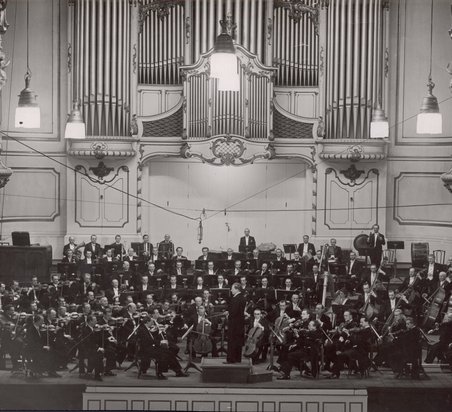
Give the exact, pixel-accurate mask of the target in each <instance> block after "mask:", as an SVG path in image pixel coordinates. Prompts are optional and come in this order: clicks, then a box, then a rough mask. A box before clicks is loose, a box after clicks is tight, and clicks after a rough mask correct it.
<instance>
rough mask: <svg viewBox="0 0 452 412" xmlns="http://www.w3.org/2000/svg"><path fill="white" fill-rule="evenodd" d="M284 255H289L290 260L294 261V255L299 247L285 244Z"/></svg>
mask: <svg viewBox="0 0 452 412" xmlns="http://www.w3.org/2000/svg"><path fill="white" fill-rule="evenodd" d="M283 248H284V253H286V254H287V253H288V254H289V260H292V253H295V252H296V250H297V245H295V244H284V245H283Z"/></svg>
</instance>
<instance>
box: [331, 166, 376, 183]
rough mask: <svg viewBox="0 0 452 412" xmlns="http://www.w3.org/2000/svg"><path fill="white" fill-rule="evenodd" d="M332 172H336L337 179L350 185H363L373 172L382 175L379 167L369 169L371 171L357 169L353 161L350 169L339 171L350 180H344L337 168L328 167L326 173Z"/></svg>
mask: <svg viewBox="0 0 452 412" xmlns="http://www.w3.org/2000/svg"><path fill="white" fill-rule="evenodd" d="M331 173H333V174H334V176H335V177H336V179H337V180H338V181H339V182H340V183H341V184H342V185H344V186H349V187H355V186H362V185H363V184H364V183H365V182H366V181H367V179H369V176H370V174H371V173H373V174H374V175H375V176H379V175H380V172H379V171H378V169H369V171H368V172H367V173H366V172H365V171H364V170H358V169H356V166H355V165H354V164H353V163H352V164H351V165H350V167H349V168H348V169H346V170H340V172H339V173H341V174H343V175H344V177H345V178H346V179H348V180H349V181H344V180H342V179H341V178H340V176H339V175H338V173H337V171H336V170H335V169H333V168H332V167H328V168H327V169H326V170H325V175H329V174H331ZM364 174H365V175H364ZM363 175H364V176H363ZM361 176H363V177H362V178H361ZM360 178H361V179H360ZM358 179H359V182H358Z"/></svg>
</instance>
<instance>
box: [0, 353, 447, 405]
mask: <svg viewBox="0 0 452 412" xmlns="http://www.w3.org/2000/svg"><path fill="white" fill-rule="evenodd" d="M181 364H182V367H184V366H185V365H186V360H185V356H184V360H183V361H182V362H181ZM129 365H130V362H125V363H124V364H123V365H122V369H121V370H117V371H115V372H116V373H117V376H113V377H104V379H103V382H98V381H95V380H93V379H80V378H79V377H78V371H73V372H69V371H60V372H59V374H60V375H61V376H62V377H61V378H47V377H44V378H39V379H30V378H27V377H25V376H24V375H23V374H19V373H11V372H10V371H0V399H1V402H0V409H1V410H14V409H23V410H26V409H35V410H36V409H41V410H43V409H44V410H52V409H67V410H71V409H72V410H74V409H82V406H83V405H82V396H83V393H84V392H85V391H86V389H87V388H88V387H89V388H91V389H92V388H96V387H98V389H100V390H101V389H102V388H101V387H106V388H107V387H108V388H115V387H117V388H118V392H120V391H121V389H120V388H134V387H135V388H137V387H142V388H156V389H157V388H179V389H183V388H187V391H188V389H189V388H197V389H199V388H206V390H207V391H208V389H209V388H218V389H219V388H241V389H247V388H249V389H250V390H251V389H264V390H265V389H267V388H268V389H273V390H278V389H280V390H283V389H285V390H287V389H308V390H315V389H317V390H334V389H339V390H342V389H353V390H359V389H365V390H367V394H368V411H369V412H405V411H407V412H417V411H419V412H446V411H447V412H449V411H452V399H451V395H450V392H451V388H452V373H451V372H450V370H449V369H448V368H443V369H442V368H441V367H440V365H438V364H432V365H424V368H425V370H426V373H427V378H426V379H422V380H411V379H396V378H395V377H394V374H393V373H392V371H390V370H389V369H386V368H381V369H380V370H379V371H371V372H370V376H369V377H367V378H363V379H361V378H360V377H359V376H355V375H348V374H347V371H345V372H344V373H343V374H342V375H341V377H340V378H339V379H328V378H327V373H326V372H325V373H322V374H321V376H320V377H319V378H318V379H313V378H306V377H301V376H300V374H299V372H298V371H295V370H293V371H292V374H291V380H284V381H280V380H277V379H276V378H277V376H279V374H278V373H277V372H274V373H273V380H272V381H271V382H260V383H227V382H225V383H209V382H203V381H202V378H201V373H200V372H198V371H196V370H194V369H190V370H189V371H188V373H189V376H188V377H183V378H176V377H175V376H174V372H172V371H169V372H168V373H166V376H167V377H168V379H167V380H164V381H162V380H158V379H157V378H156V376H155V370H154V368H153V367H152V368H151V369H150V370H149V371H148V375H146V376H142V377H141V378H140V379H138V377H137V374H138V371H137V368H136V367H132V368H131V369H129V370H128V371H125V369H126V368H127V367H128V366H129ZM197 365H199V366H200V363H197ZM267 365H268V364H267V363H263V364H260V365H255V366H254V368H255V370H256V371H266V367H267ZM69 366H70V368H71V367H73V366H74V364H69ZM179 392H180V390H179Z"/></svg>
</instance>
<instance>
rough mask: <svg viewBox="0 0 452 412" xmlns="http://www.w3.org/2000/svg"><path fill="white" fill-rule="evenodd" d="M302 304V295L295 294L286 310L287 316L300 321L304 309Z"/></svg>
mask: <svg viewBox="0 0 452 412" xmlns="http://www.w3.org/2000/svg"><path fill="white" fill-rule="evenodd" d="M300 304H301V300H300V295H299V294H298V293H294V294H293V295H292V296H291V297H290V303H289V306H288V307H287V310H286V312H287V314H288V315H289V316H290V317H291V318H295V319H298V318H300V317H301V310H302V308H301V307H300Z"/></svg>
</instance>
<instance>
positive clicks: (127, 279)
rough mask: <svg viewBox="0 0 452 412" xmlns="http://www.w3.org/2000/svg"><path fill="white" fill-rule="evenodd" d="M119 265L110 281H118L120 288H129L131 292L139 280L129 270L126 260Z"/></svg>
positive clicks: (128, 263)
mask: <svg viewBox="0 0 452 412" xmlns="http://www.w3.org/2000/svg"><path fill="white" fill-rule="evenodd" d="M119 264H120V265H121V266H120V268H119V269H118V270H117V271H116V272H114V273H112V275H111V279H113V278H116V279H119V283H120V285H121V287H124V288H129V287H130V288H131V289H132V290H133V288H134V287H135V286H136V284H137V283H138V281H139V279H138V278H137V276H136V274H135V273H134V272H132V271H131V270H130V262H129V261H128V260H125V261H124V262H122V264H121V263H119Z"/></svg>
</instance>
